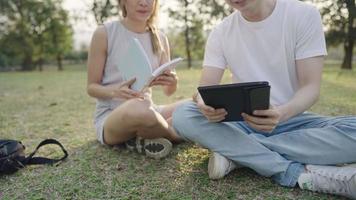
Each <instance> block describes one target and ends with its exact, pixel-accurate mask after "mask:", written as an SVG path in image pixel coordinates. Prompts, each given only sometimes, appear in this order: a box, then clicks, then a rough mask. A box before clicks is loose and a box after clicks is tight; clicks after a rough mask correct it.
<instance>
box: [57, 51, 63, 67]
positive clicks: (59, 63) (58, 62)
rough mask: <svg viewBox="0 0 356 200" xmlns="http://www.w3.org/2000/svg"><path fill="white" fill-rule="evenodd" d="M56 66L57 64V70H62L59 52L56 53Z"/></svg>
mask: <svg viewBox="0 0 356 200" xmlns="http://www.w3.org/2000/svg"><path fill="white" fill-rule="evenodd" d="M57 66H58V71H63V65H62V55H61V54H58V55H57Z"/></svg>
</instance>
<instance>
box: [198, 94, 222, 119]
mask: <svg viewBox="0 0 356 200" xmlns="http://www.w3.org/2000/svg"><path fill="white" fill-rule="evenodd" d="M195 100H196V103H197V106H198V108H199V109H200V112H202V113H203V115H204V116H205V117H206V118H207V119H208V120H209V121H210V122H220V121H222V120H224V119H225V116H226V115H227V112H226V110H225V109H224V108H219V109H215V108H213V107H211V106H207V105H206V104H205V103H204V101H203V99H202V98H201V96H200V95H199V94H198V95H197V96H196V98H195Z"/></svg>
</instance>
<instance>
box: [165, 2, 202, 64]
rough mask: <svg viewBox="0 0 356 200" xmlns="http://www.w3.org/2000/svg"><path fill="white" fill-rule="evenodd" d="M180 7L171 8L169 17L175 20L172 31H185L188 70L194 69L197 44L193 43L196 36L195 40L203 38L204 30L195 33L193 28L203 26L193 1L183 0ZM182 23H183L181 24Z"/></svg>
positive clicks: (196, 30)
mask: <svg viewBox="0 0 356 200" xmlns="http://www.w3.org/2000/svg"><path fill="white" fill-rule="evenodd" d="M177 3H178V6H175V7H174V9H173V8H169V9H168V11H169V15H170V17H171V18H172V19H174V20H175V23H174V25H173V27H171V30H173V29H174V30H181V31H183V35H184V37H183V38H184V42H185V45H184V47H185V54H186V58H187V61H188V68H191V67H192V54H193V52H194V49H192V43H193V42H194V43H195V42H196V41H193V35H194V34H197V35H195V39H196V38H197V37H199V36H201V35H202V34H201V31H202V29H195V32H194V33H193V28H194V26H195V25H196V24H201V23H200V19H199V18H198V17H197V15H196V13H197V9H196V6H195V4H194V2H193V1H192V0H183V1H178V2H177ZM180 22H181V23H180Z"/></svg>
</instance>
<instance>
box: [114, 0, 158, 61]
mask: <svg viewBox="0 0 356 200" xmlns="http://www.w3.org/2000/svg"><path fill="white" fill-rule="evenodd" d="M126 1H127V0H118V3H119V7H120V9H121V15H122V17H126V16H127V10H126V7H125V3H126ZM158 13H159V0H154V5H153V12H152V14H151V16H150V18H149V19H148V20H147V28H148V30H149V32H150V35H151V41H152V48H153V49H152V50H153V53H154V54H156V55H158V54H161V53H162V52H164V50H163V47H162V43H161V39H160V35H159V30H158V28H157V18H158Z"/></svg>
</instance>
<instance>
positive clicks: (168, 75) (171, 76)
mask: <svg viewBox="0 0 356 200" xmlns="http://www.w3.org/2000/svg"><path fill="white" fill-rule="evenodd" d="M177 83H178V76H177V74H176V73H175V72H173V71H170V70H169V71H165V72H163V73H162V74H161V75H159V76H158V77H156V78H155V79H154V80H153V81H152V82H151V84H150V86H155V85H161V86H170V87H172V86H175V87H176V86H177Z"/></svg>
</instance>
